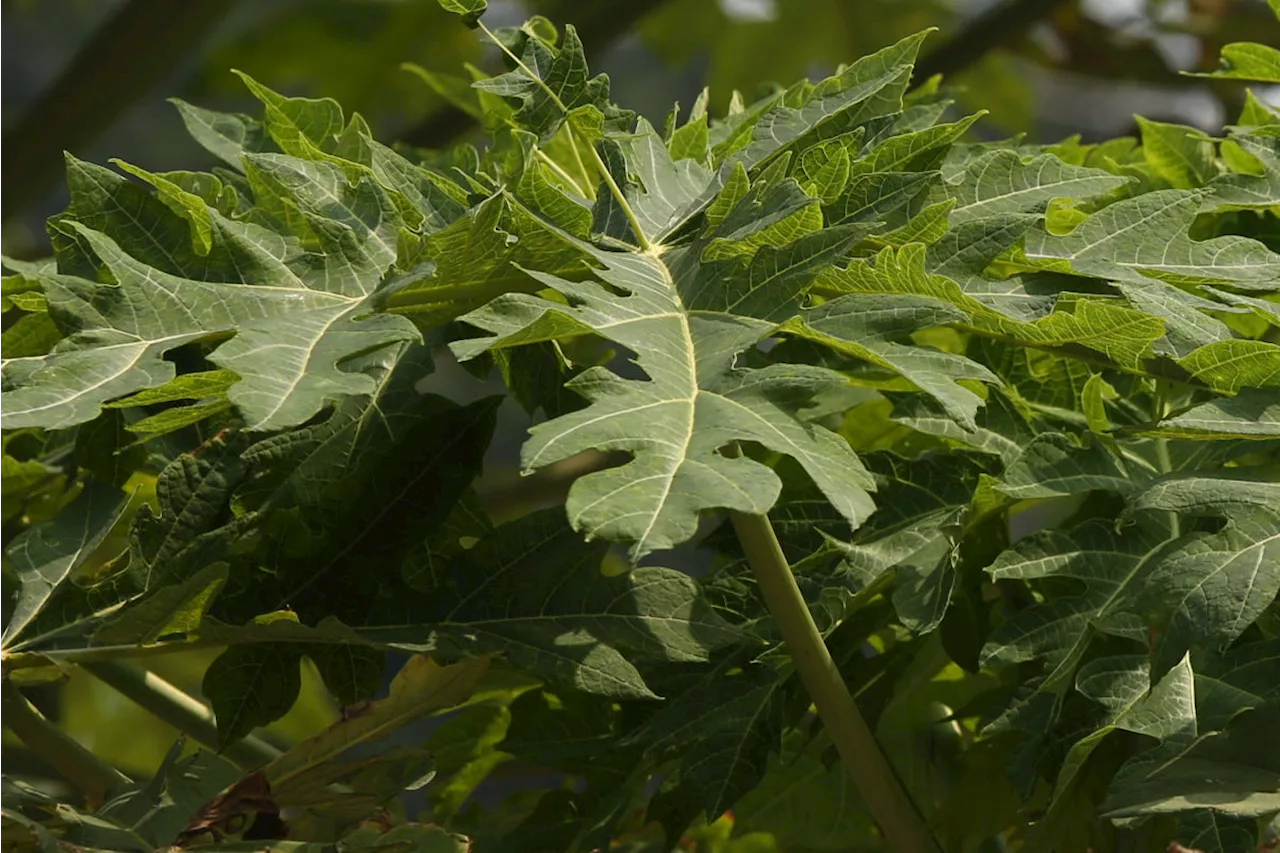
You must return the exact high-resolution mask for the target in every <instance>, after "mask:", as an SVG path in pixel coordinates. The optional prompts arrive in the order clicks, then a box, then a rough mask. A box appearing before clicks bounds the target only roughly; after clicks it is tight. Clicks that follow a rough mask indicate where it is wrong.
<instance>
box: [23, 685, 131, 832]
mask: <svg viewBox="0 0 1280 853" xmlns="http://www.w3.org/2000/svg"><path fill="white" fill-rule="evenodd" d="M0 691H2V693H0V696H2V698H3V705H2V706H3V709H4V724H5V726H6V727H7V728H8V729H9V730H10V731H12V732H13V733H14V734H15V735H17V736H18V737H19V738H21V739H22V742H23V743H25V744H26V745H27V746H28V747H29V748H30V749H31V751H32V752H34V753H35V754H36V755H38V756H40V758H42V759H43V760H44V761H45V762H47V763H48V764H49V766H50V767H52V768H53V769H54V770H56V771H58V773H60V774H62V776H63V777H64V778H65V779H66V780H67V781H68V782H70V783H71V784H72V785H75V786H76V787H77V788H79V789H80V790H81V791H83V792H84V795H85V798H86V799H87V800H88V802H89V803H90V804H91V805H95V806H96V805H100V804H101V803H103V802H105V801H106V799H107V797H108V796H109V795H110V794H111V793H113V792H114V791H115V790H117V789H118V788H123V787H125V786H127V785H131V784H133V781H132V780H131V779H130V778H129V777H128V776H126V775H124V774H123V773H121V772H120V771H119V770H116V769H115V768H114V767H111V766H110V765H108V764H106V763H105V762H104V761H103V760H102V759H100V758H98V756H96V755H94V754H93V753H92V752H90V751H89V750H88V749H86V748H85V747H84V746H82V745H81V744H80V743H79V742H78V741H76V740H75V739H74V738H72V737H71V736H70V735H69V734H67V733H66V732H64V731H62V729H60V728H58V727H57V726H55V725H54V724H53V723H51V722H49V720H48V719H47V718H46V717H45V716H44V714H41V713H40V712H39V711H38V710H36V707H35V706H34V705H32V704H31V703H30V702H28V701H27V697H25V696H23V695H22V693H21V691H19V690H18V688H16V687H14V686H13V683H12V682H11V681H9V680H8V679H7V678H6V679H5V680H4V684H3V685H2V686H0Z"/></svg>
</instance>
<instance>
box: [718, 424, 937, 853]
mask: <svg viewBox="0 0 1280 853" xmlns="http://www.w3.org/2000/svg"><path fill="white" fill-rule="evenodd" d="M732 452H734V453H735V454H736V453H737V450H736V448H735V449H734V450H733V451H732ZM730 517H731V518H732V520H733V529H734V531H735V532H736V533H737V534H738V541H739V542H740V543H741V544H742V550H743V551H745V552H746V555H747V562H749V563H750V564H751V570H752V571H753V572H754V573H755V576H756V583H757V584H758V585H759V589H760V594H761V596H762V597H763V598H764V601H765V604H766V605H768V607H769V612H770V613H772V614H773V618H774V619H775V620H776V621H777V623H778V629H779V631H780V632H781V633H782V639H783V641H784V642H785V643H786V646H787V651H788V652H789V653H790V654H791V659H792V661H794V663H795V666H796V671H797V672H798V673H799V674H800V680H801V681H802V682H803V683H804V686H805V689H807V690H808V691H809V696H810V698H812V699H813V704H814V706H815V707H816V708H817V709H818V716H819V717H820V718H821V719H822V724H823V726H824V727H826V730H827V733H828V734H829V735H830V736H831V740H832V741H833V742H834V743H835V745H836V750H837V751H838V752H839V753H840V758H841V760H842V761H843V762H844V766H845V769H846V770H848V771H849V775H850V776H851V777H852V778H853V782H854V784H855V785H857V786H858V792H859V793H861V794H862V798H863V800H865V801H866V803H867V808H868V809H869V810H870V812H871V816H872V817H873V818H874V819H875V821H876V823H877V824H878V825H879V826H880V830H881V832H883V833H884V836H885V838H886V839H887V840H888V842H889V845H890V847H892V849H893V850H895V851H897V853H939V851H938V846H937V844H936V843H935V842H934V840H933V836H932V835H931V834H930V832H929V829H928V827H927V826H926V825H925V822H924V819H923V818H922V817H921V816H920V813H919V812H918V811H917V810H916V807H915V805H914V804H913V803H912V802H911V798H910V797H908V796H907V792H906V791H905V790H904V789H903V787H902V784H901V783H900V782H899V781H898V777H897V774H895V773H894V770H893V767H892V766H890V764H889V761H888V759H886V758H885V756H884V753H883V752H881V751H880V745H879V744H878V743H876V739H875V735H873V734H872V733H871V729H870V727H868V726H867V722H866V720H864V719H863V718H862V713H861V712H860V711H859V710H858V706H857V704H856V703H855V702H854V701H853V696H852V695H851V694H850V693H849V687H848V685H846V684H845V683H844V678H843V677H842V676H841V675H840V670H839V669H837V668H836V665H835V662H834V661H832V659H831V653H830V652H829V651H828V650H827V645H826V643H825V642H823V640H822V634H821V633H820V632H819V631H818V626H817V624H815V623H814V621H813V615H812V614H811V613H810V612H809V606H808V605H807V604H806V603H805V600H804V596H803V595H801V593H800V587H799V586H797V585H796V579H795V575H793V574H792V573H791V567H790V566H789V565H787V558H786V556H785V555H784V554H783V553H782V546H781V545H779V544H778V537H777V535H776V534H775V533H774V531H773V525H772V524H770V523H769V518H768V517H767V516H764V515H752V514H748V513H742V512H734V513H731V514H730Z"/></svg>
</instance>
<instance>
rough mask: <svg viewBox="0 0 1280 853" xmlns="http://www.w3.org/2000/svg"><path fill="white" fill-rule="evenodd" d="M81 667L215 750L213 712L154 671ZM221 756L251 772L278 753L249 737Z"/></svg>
mask: <svg viewBox="0 0 1280 853" xmlns="http://www.w3.org/2000/svg"><path fill="white" fill-rule="evenodd" d="M83 666H84V669H85V670H87V671H88V672H89V673H90V674H91V675H93V676H94V677H95V678H97V679H98V680H99V681H101V682H102V683H104V684H107V685H109V686H111V687H112V688H114V689H115V690H116V691H117V692H118V693H120V694H121V695H123V696H125V697H126V698H128V699H131V700H133V701H134V702H136V703H137V704H138V705H141V706H142V707H143V708H144V709H146V710H147V711H149V712H150V713H151V714H153V715H154V716H155V717H157V718H158V719H160V720H161V721H163V722H166V723H168V724H169V725H171V726H173V727H174V728H176V729H178V730H179V731H181V732H183V733H185V734H186V735H188V736H189V737H191V738H192V739H193V740H195V741H196V742H198V743H199V744H201V745H202V746H205V747H208V748H209V749H213V750H217V749H218V726H217V723H216V722H215V720H214V716H213V712H212V711H210V710H209V709H208V708H207V707H205V705H204V703H202V702H200V701H199V700H197V699H195V698H194V697H192V696H189V695H187V694H186V693H184V692H183V691H181V690H179V689H178V688H177V687H175V686H174V685H172V684H170V683H169V682H167V681H165V680H164V679H163V678H161V677H160V676H158V675H156V674H155V673H154V672H149V671H147V670H145V669H143V668H141V667H138V666H134V665H132V664H128V663H125V662H123V661H104V662H102V663H89V664H84V665H83ZM222 754H223V755H224V756H226V757H227V758H228V759H229V760H231V761H232V762H233V763H235V764H236V765H238V766H239V767H241V768H242V769H245V770H250V769H253V768H256V767H261V766H263V765H264V764H268V763H270V762H271V761H274V760H275V759H276V758H278V757H279V756H280V755H281V752H280V750H278V749H276V748H275V747H274V746H272V745H271V744H269V743H267V742H266V741H264V740H262V739H260V738H256V737H254V736H253V735H248V736H246V737H244V738H241V739H240V740H238V741H236V742H234V743H232V744H230V745H229V746H227V747H226V748H225V749H223V750H222Z"/></svg>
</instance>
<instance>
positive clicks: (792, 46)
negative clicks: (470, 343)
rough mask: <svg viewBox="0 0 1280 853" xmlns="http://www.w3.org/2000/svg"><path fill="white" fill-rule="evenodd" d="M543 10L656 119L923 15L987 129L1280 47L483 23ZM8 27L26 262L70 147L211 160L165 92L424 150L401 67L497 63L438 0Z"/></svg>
mask: <svg viewBox="0 0 1280 853" xmlns="http://www.w3.org/2000/svg"><path fill="white" fill-rule="evenodd" d="M535 13H537V14H543V15H546V16H547V17H548V18H550V19H551V20H552V21H555V22H557V23H572V24H574V25H575V26H576V27H577V28H578V30H579V33H580V35H581V36H582V39H583V42H584V44H585V45H586V48H587V52H588V54H589V56H590V58H591V60H592V63H593V65H595V66H596V67H597V68H598V69H600V70H604V71H607V72H610V74H611V76H612V77H613V79H614V81H615V94H616V96H617V99H618V100H619V101H621V102H623V103H625V104H627V105H628V106H631V107H633V108H635V109H637V110H639V111H640V112H641V113H643V114H645V115H647V116H648V117H650V118H651V119H653V120H655V121H660V120H661V118H662V116H663V115H664V114H665V113H666V111H667V109H668V108H669V106H670V103H671V101H672V100H679V101H682V102H683V103H685V104H689V103H690V102H692V100H693V98H694V97H696V95H697V93H698V91H699V90H700V89H701V88H702V87H703V86H704V85H709V86H710V87H711V92H712V104H713V106H715V107H717V108H718V109H720V110H723V109H724V107H725V106H726V105H727V103H728V100H729V98H730V96H731V93H732V92H733V90H735V89H738V90H741V91H742V92H743V93H744V94H745V95H751V94H753V93H754V92H756V91H758V90H759V89H760V88H761V87H767V86H768V85H769V83H770V81H791V80H794V79H796V78H798V77H800V76H804V75H812V76H819V75H825V74H828V73H830V72H831V71H832V70H833V69H834V68H835V66H836V65H838V64H839V63H841V62H846V61H849V60H852V59H854V58H857V57H859V56H862V55H864V54H866V53H869V52H871V51H873V50H875V49H877V48H879V47H882V46H884V45H885V44H888V43H891V42H893V41H895V40H896V39H899V38H901V37H902V36H904V35H907V34H910V33H912V32H916V31H918V30H922V29H925V28H928V27H936V28H937V29H938V32H937V33H935V34H934V36H933V37H932V38H931V39H930V44H929V45H928V47H927V48H926V52H925V58H924V60H923V62H922V64H921V68H920V79H922V80H923V79H926V78H927V77H928V76H931V75H932V74H935V73H942V74H944V75H945V76H946V80H947V84H948V85H951V86H954V87H957V88H958V89H959V90H960V91H959V92H958V95H959V103H958V105H957V109H968V110H970V111H972V110H973V109H976V108H978V107H982V108H985V109H987V110H988V111H989V115H988V116H987V117H986V118H985V119H984V121H983V122H982V123H981V124H980V125H979V126H978V127H977V133H979V134H980V135H983V136H986V137H989V138H994V137H999V136H1008V135H1011V134H1014V133H1026V134H1028V135H1029V136H1030V137H1031V138H1033V139H1037V140H1047V139H1057V138H1062V137H1065V136H1069V135H1071V134H1074V133H1079V134H1081V136H1082V137H1084V138H1085V140H1086V141H1088V140H1091V139H1098V138H1105V137H1109V136H1116V135H1122V134H1125V133H1127V132H1128V131H1129V129H1130V127H1131V126H1132V118H1131V116H1132V114H1133V113H1135V112H1142V113H1143V114H1145V115H1148V116H1152V117H1155V118H1162V119H1166V120H1173V121H1180V122H1183V123H1187V124H1192V125H1196V126H1199V127H1202V128H1203V129H1205V130H1208V131H1215V130H1217V129H1218V128H1220V127H1221V126H1222V125H1223V124H1224V123H1226V122H1228V121H1230V120H1231V119H1232V118H1234V116H1235V115H1236V113H1237V111H1238V109H1239V104H1240V103H1241V99H1242V98H1243V90H1242V87H1240V86H1239V85H1232V84H1229V83H1228V84H1226V85H1224V84H1222V83H1221V82H1220V81H1206V80H1202V79H1197V78H1192V77H1185V76H1180V75H1179V74H1178V73H1177V72H1179V71H1185V70H1205V69H1211V68H1214V67H1216V65H1217V57H1218V51H1219V49H1220V47H1221V46H1222V45H1223V44H1225V43H1228V42H1232V41H1240V40H1251V41H1262V42H1264V43H1267V42H1270V43H1280V31H1278V28H1277V26H1276V22H1275V19H1274V17H1273V16H1271V14H1270V12H1269V11H1268V9H1267V7H1266V3H1265V2H1263V0H626V2H622V1H621V0H523V2H514V0H505V1H504V2H496V3H494V4H492V11H491V15H490V20H491V21H492V22H493V23H496V24H505V23H519V22H520V21H522V20H524V19H525V18H526V17H528V16H529V15H530V14H535ZM3 24H4V26H3V28H2V38H3V150H4V158H3V168H4V172H3V187H4V193H3V217H4V229H3V232H2V233H3V247H4V251H5V252H6V253H8V254H10V255H12V256H18V257H36V256H39V255H40V254H42V253H43V250H44V247H45V245H46V241H45V237H44V234H43V221H44V219H45V218H46V217H47V216H49V215H50V214H52V213H54V212H56V211H57V210H59V209H60V208H61V206H62V205H63V204H64V201H65V197H64V195H63V193H62V191H61V190H60V189H59V184H60V183H61V169H62V152H63V151H64V150H68V151H71V152H72V153H74V154H75V155H76V156H78V157H81V158H84V159H89V160H93V161H97V162H102V161H105V160H106V159H108V158H109V157H120V158H122V159H124V160H127V161H129V162H132V163H136V164H138V165H141V166H143V167H145V168H147V169H151V170H165V169H174V168H196V167H203V166H206V165H208V164H207V163H206V162H205V161H206V160H207V159H208V157H207V155H206V154H204V152H203V151H201V150H200V149H198V148H197V147H196V145H195V144H194V143H193V142H192V141H191V140H190V139H189V138H188V137H187V135H186V134H185V132H184V131H183V129H182V126H181V122H179V121H178V117H177V114H176V112H175V111H174V110H173V109H172V108H171V107H170V106H169V105H168V104H167V103H165V98H167V97H171V96H180V97H182V98H185V99H187V100H190V101H195V102H197V103H199V104H201V105H204V106H207V107H212V108H215V109H223V110H237V109H251V108H252V106H251V99H250V98H249V96H248V93H247V92H245V91H244V89H243V87H242V86H241V84H240V83H239V81H238V80H237V79H236V78H235V77H234V76H233V75H232V74H231V73H230V71H229V69H231V68H238V69H241V70H243V71H245V72H247V73H249V74H250V75H252V76H253V77H254V78H256V79H258V80H261V81H262V82H263V83H265V84H266V85H268V86H270V87H272V88H274V89H276V90H278V91H282V92H286V93H288V94H293V95H311V96H322V95H323V96H330V97H333V98H336V99H337V100H338V101H339V102H340V103H342V104H343V106H344V107H345V108H347V109H348V110H357V111H359V112H360V113H362V114H363V115H364V116H365V118H366V119H368V120H369V121H370V123H371V125H372V126H373V128H374V130H375V131H376V133H377V134H378V136H379V137H380V138H381V139H383V140H386V141H397V140H399V141H405V142H409V143H412V144H416V145H427V146H435V145H441V144H445V143H447V142H449V141H451V140H453V139H456V138H459V137H463V136H465V135H466V134H467V133H468V132H469V130H471V129H472V126H471V124H470V122H469V120H468V119H467V117H466V116H464V115H463V114H462V113H461V112H459V111H457V110H455V109H454V108H452V107H450V106H449V105H448V104H447V103H445V102H444V100H443V99H441V98H440V97H439V96H438V95H437V94H436V93H435V92H433V91H432V90H431V89H430V87H428V86H427V85H426V84H424V82H423V81H422V80H421V79H420V78H418V77H416V76H414V75H413V74H410V73H407V72H406V71H405V70H403V68H402V67H401V66H402V63H406V62H412V63H415V64H417V65H420V66H422V67H424V68H426V69H428V70H432V71H445V72H449V73H460V72H461V69H462V66H463V63H466V62H470V63H474V64H476V65H478V66H480V67H482V68H485V67H489V66H494V65H495V64H496V61H497V57H496V56H493V55H491V52H486V51H484V50H482V49H481V47H480V45H479V42H478V41H477V40H476V39H475V38H474V37H473V34H472V33H470V32H469V31H467V30H466V29H464V28H463V27H461V26H459V25H458V24H457V22H456V20H455V19H452V18H450V17H449V16H447V15H446V14H445V13H444V12H442V11H441V10H440V8H439V6H438V4H437V3H436V2H434V0H253V2H248V0H183V2H180V3H175V2H172V0H5V2H4V5H3ZM1260 94H1262V96H1263V97H1264V98H1265V97H1266V93H1260Z"/></svg>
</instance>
